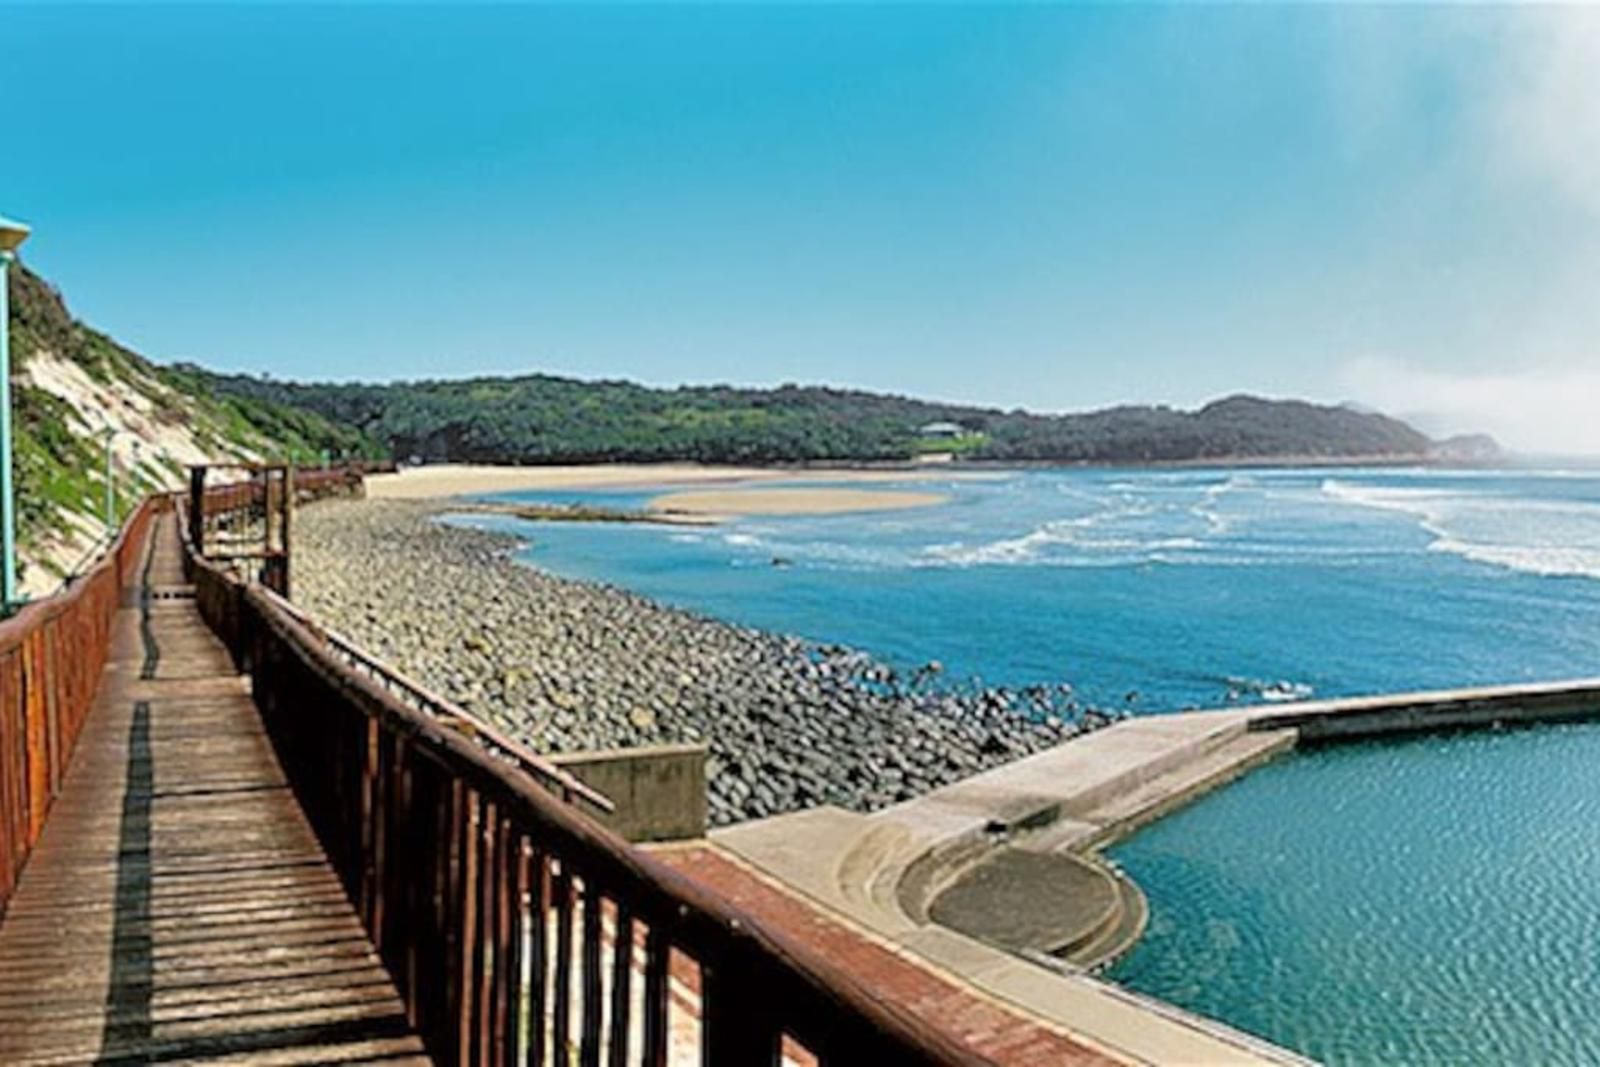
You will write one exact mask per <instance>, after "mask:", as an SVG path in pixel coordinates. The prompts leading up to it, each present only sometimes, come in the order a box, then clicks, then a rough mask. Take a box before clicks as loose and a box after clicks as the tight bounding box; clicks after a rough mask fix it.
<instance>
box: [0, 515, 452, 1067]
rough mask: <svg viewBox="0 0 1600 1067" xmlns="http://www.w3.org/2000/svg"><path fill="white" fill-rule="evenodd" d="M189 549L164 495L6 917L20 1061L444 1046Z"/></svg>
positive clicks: (2, 948)
mask: <svg viewBox="0 0 1600 1067" xmlns="http://www.w3.org/2000/svg"><path fill="white" fill-rule="evenodd" d="M179 551H180V549H179V544H178V539H177V531H176V526H175V520H174V519H173V518H172V517H171V516H167V517H164V518H162V519H161V520H159V521H158V522H157V524H156V527H155V534H154V536H153V538H152V545H151V549H150V552H149V554H148V556H147V564H146V567H145V569H144V570H145V573H144V577H143V585H144V589H143V595H138V593H139V591H134V593H135V595H130V596H125V597H124V601H123V603H124V605H125V606H124V608H123V610H121V611H120V612H119V613H118V617H117V629H116V634H115V637H114V646H113V651H112V658H111V663H110V664H109V665H108V668H107V671H106V675H105V678H104V681H103V682H102V686H101V690H100V694H99V696H98V698H97V701H96V705H95V708H94V711H93V712H92V713H91V715H90V717H89V720H88V723H87V725H86V727H85V729H84V734H83V737H82V740H81V742H80V744H79V748H78V751H77V754H76V756H75V758H74V763H73V766H72V768H71V770H70V772H69V774H68V777H67V780H66V786H65V789H64V790H63V792H62V795H61V797H60V798H59V799H58V800H57V802H56V805H55V807H54V808H53V810H52V811H51V814H50V818H49V820H48V822H47V823H46V826H45V831H44V835H43V837H42V838H41V839H40V842H39V845H38V848H37V849H36V851H35V852H34V854H33V857H32V858H31V859H30V861H29V863H28V866H27V868H26V870H25V871H24V872H23V877H22V880H21V884H20V885H19V888H18V891H17V894H16V896H15V897H14V898H13V900H12V902H11V905H10V907H9V909H8V910H7V912H6V915H5V918H4V920H3V921H0V1063H3V1064H6V1065H7V1067H12V1065H15V1067H22V1065H29V1064H67V1063H96V1062H98V1063H151V1062H162V1063H169V1062H172V1063H198V1062H208V1063H252V1064H311V1063H358V1062H359V1063H417V1064H421V1063H427V1062H428V1061H427V1059H426V1058H425V1057H424V1056H423V1055H422V1046H421V1043H420V1042H419V1041H418V1039H417V1038H416V1036H415V1035H414V1034H412V1032H411V1030H410V1028H409V1027H408V1025H407V1023H406V1019H405V1015H404V1011H403V1009H402V1006H401V1004H400V1002H399V999H398V997H397V996H396V994H395V990H394V987H393V985H392V984H391V982H390V980H389V977H388V975H387V973H386V972H385V971H384V969H383V967H382V965H381V964H380V963H379V961H378V958H377V956H376V955H375V954H374V953H373V951H372V947H371V945H370V943H369V942H368V940H367V938H366V935H365V933H364V931H363V930H362V928H361V925H360V923H359V921H358V920H357V918H356V915H355V912H354V911H353V910H352V908H351V907H350V904H349V902H348V901H347V900H346V898H345V896H344V893H343V891H342V889H341V887H340V885H339V882H338V879H337V878H336V877H335V875H334V874H333V871H332V870H331V868H330V867H329V866H328V863H327V861H326V858H325V857H324V856H323V854H322V851H321V849H320V847H319V846H318V843H317V840H316V838H315V836H314V835H313V834H312V832H311V829H310V827H309V826H308V824H307V823H306V820H305V817H304V815H303V814H302V813H301V811H300V808H299V806H298V804H297V803H296V801H295V798H294V794H293V793H292V792H291V791H290V789H289V788H288V785H287V784H286V782H285V780H284V777H283V772H282V770H281V769H280V768H279V766H278V763H277V760H276V758H275V756H274V754H273V751H272V747H271V744H270V742H269V741H268V740H267V737H266V735H265V733H264V732H263V730H262V726H261V722H260V718H259V717H258V715H257V713H256V710H255V706H254V704H253V703H252V702H251V700H250V696H249V693H248V690H247V688H246V685H245V683H244V681H243V680H241V679H240V678H239V677H238V676H237V675H236V674H235V673H234V670H233V666H232V664H231V662H230V661H229V658H228V655H227V652H226V651H225V650H224V648H223V647H222V645H221V644H220V643H219V642H218V641H217V640H216V638H215V637H213V636H212V634H211V633H210V631H209V630H208V629H207V628H206V626H205V624H204V622H203V621H202V620H201V618H200V615H199V613H198V611H197V610H196V609H195V605H194V602H193V600H192V599H191V598H189V595H188V593H189V591H188V590H187V589H186V588H185V587H184V586H183V574H182V564H181V558H180V555H179Z"/></svg>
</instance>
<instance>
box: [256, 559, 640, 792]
mask: <svg viewBox="0 0 1600 1067" xmlns="http://www.w3.org/2000/svg"><path fill="white" fill-rule="evenodd" d="M260 591H261V593H262V595H264V596H266V597H267V599H268V600H270V601H271V602H272V604H273V605H274V606H275V607H276V608H278V610H280V611H282V612H285V613H286V614H288V615H289V616H290V617H291V618H293V619H294V620H295V621H296V622H298V623H299V624H300V625H301V626H303V627H305V628H306V630H307V632H309V633H311V634H312V635H313V636H315V637H316V638H317V639H318V640H319V641H321V642H322V644H323V646H324V647H325V648H327V650H328V651H329V652H331V653H332V654H333V656H334V658H336V659H338V660H339V661H340V662H342V663H343V664H344V665H345V666H347V667H350V668H351V669H353V670H356V671H359V672H360V673H362V674H365V675H366V676H367V677H368V678H371V679H372V680H373V681H374V682H376V683H378V685H380V686H381V687H383V689H384V690H385V691H387V692H388V693H389V694H390V695H391V696H393V697H395V698H396V699H398V700H399V701H400V702H401V703H404V704H406V705H409V706H410V707H411V708H413V709H415V710H417V711H420V712H422V713H423V714H424V715H427V716H429V717H430V718H433V719H436V720H438V721H439V722H441V723H443V724H444V725H445V726H446V727H449V728H450V729H453V730H455V731H456V732H457V733H459V734H463V735H464V736H467V737H471V738H473V739H474V740H476V741H477V743H478V744H479V745H480V746H481V747H483V748H485V749H487V750H488V751H489V753H490V754H491V755H494V756H497V757H499V758H501V759H504V760H507V761H508V762H510V763H513V764H515V765H516V767H517V768H518V769H519V770H521V771H524V772H525V773H527V774H528V775H529V776H530V777H532V778H534V779H535V780H537V781H538V782H539V784H540V785H542V786H544V787H545V788H546V789H548V790H550V791H551V792H552V793H554V794H556V795H557V796H559V797H560V798H561V799H562V800H565V801H567V802H568V803H583V804H586V805H588V806H589V807H592V808H594V809H595V810H596V811H600V812H604V813H608V814H609V813H611V812H614V811H616V805H615V804H613V803H612V802H611V799H610V798H609V797H607V796H605V795H604V794H603V793H600V792H598V791H596V790H594V789H592V788H590V787H589V786H588V785H585V784H584V783H583V782H581V781H579V780H578V779H577V778H576V777H575V776H574V775H573V774H572V772H571V771H567V770H563V769H562V768H561V767H560V766H559V765H557V764H555V763H553V762H551V761H550V760H548V759H546V758H545V757H543V756H541V755H539V754H538V753H536V752H534V751H533V750H532V749H531V748H529V747H528V746H527V745H525V744H523V743H522V742H521V741H518V740H517V739H516V738H514V737H512V736H511V735H510V734H508V733H506V732H505V731H504V730H501V729H500V728H499V727H497V726H495V725H494V724H493V723H491V722H489V721H487V720H485V719H483V718H480V717H479V716H477V715H474V714H472V713H471V712H470V711H468V710H467V709H465V708H463V707H462V706H461V705H459V704H457V703H455V702H454V701H452V700H450V699H449V698H447V697H444V696H441V695H440V694H438V693H435V692H434V691H433V690H431V689H429V688H428V687H427V686H425V685H423V684H422V683H421V682H418V681H417V680H416V679H414V678H412V677H410V676H409V675H407V674H405V673H404V672H402V671H400V670H398V669H397V668H395V667H393V666H391V665H390V664H388V663H385V662H384V661H383V660H381V659H379V658H378V657H376V656H374V655H372V654H371V653H370V652H368V651H366V649H364V648H362V647H361V646H360V645H358V644H356V643H355V642H354V641H352V640H350V639H349V638H348V637H345V636H344V635H343V634H341V633H339V632H338V631H336V630H330V629H328V628H327V627H325V626H322V625H321V624H320V623H318V622H317V621H316V620H315V619H313V618H311V617H310V616H309V615H307V614H306V613H305V612H303V611H301V610H300V609H299V608H298V607H296V606H295V605H294V604H292V603H291V602H289V601H288V600H285V599H284V598H283V597H281V596H279V595H278V594H276V593H274V592H273V591H272V590H270V589H267V588H266V587H264V586H263V587H261V590H260Z"/></svg>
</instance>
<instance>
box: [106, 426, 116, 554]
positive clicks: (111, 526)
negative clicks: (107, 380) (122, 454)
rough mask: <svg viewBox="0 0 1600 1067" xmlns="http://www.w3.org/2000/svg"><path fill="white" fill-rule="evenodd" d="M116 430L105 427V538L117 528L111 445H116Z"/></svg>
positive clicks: (114, 473)
mask: <svg viewBox="0 0 1600 1067" xmlns="http://www.w3.org/2000/svg"><path fill="white" fill-rule="evenodd" d="M116 440H117V430H116V427H114V426H107V427H106V538H107V540H109V539H110V537H111V531H112V530H115V529H116V528H117V472H116V469H115V468H114V467H113V466H112V464H113V462H114V461H115V459H116V452H115V451H114V450H113V449H112V447H111V446H112V445H113V444H115V443H116Z"/></svg>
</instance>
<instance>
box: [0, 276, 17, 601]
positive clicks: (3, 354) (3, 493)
mask: <svg viewBox="0 0 1600 1067" xmlns="http://www.w3.org/2000/svg"><path fill="white" fill-rule="evenodd" d="M11 260H12V254H11V253H10V252H5V251H0V556H4V559H3V560H0V611H3V613H5V614H10V613H11V608H12V606H13V605H15V604H16V602H17V500H16V486H15V484H13V481H14V479H13V474H14V472H13V471H12V469H11V343H10V336H9V335H10V332H11V307H10V300H9V297H10V293H9V291H8V290H9V288H10V286H9V277H8V275H9V273H10V267H11Z"/></svg>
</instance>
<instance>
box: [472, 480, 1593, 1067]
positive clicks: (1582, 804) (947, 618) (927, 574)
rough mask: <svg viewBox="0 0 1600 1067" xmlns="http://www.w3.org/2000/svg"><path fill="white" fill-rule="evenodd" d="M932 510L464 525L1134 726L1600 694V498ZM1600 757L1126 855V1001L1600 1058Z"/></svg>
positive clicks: (1368, 774)
mask: <svg viewBox="0 0 1600 1067" xmlns="http://www.w3.org/2000/svg"><path fill="white" fill-rule="evenodd" d="M908 487H909V486H908ZM916 488H918V489H930V488H931V489H932V490H934V491H937V492H940V493H944V494H947V495H948V496H949V501H948V502H947V503H945V504H942V505H938V506H935V507H929V508H923V509H917V510H912V511H899V512H881V513H872V514H857V515H841V516H826V517H792V518H772V519H766V518H760V519H757V518H752V519H747V520H742V521H738V522H734V523H731V524H729V525H726V526H722V527H716V528H707V529H687V528H675V527H665V526H631V525H629V526H596V525H579V524H570V525H566V524H539V525H530V524H526V523H521V522H519V521H517V520H512V519H504V518H501V517H491V516H473V517H471V518H465V519H460V520H455V521H462V522H465V523H469V524H471V525H477V526H492V527H496V528H502V529H509V530H513V531H515V532H517V533H518V534H520V535H521V536H523V537H525V538H526V539H527V540H528V542H529V544H528V546H527V547H526V548H525V549H524V550H523V551H522V553H521V556H522V558H524V559H525V560H527V561H528V562H530V563H533V564H535V565H537V566H540V567H544V568H546V569H548V570H550V571H553V572H555V573H558V574H564V575H568V576H573V577H580V578H586V579H592V580H599V581H604V582H609V583H613V584H616V585H620V586H623V587H626V588H629V589H632V590H634V591H637V592H640V593H644V594H646V595H649V596H652V597H655V598H657V599H659V600H662V601H665V602H669V603H672V604H675V605H678V606H681V607H686V608H690V609H693V610H696V611H700V612H703V613H706V614H709V615H713V616H717V617H720V618H723V619H727V620H729V621H733V622H736V623H741V624H746V625H751V626H758V627H763V628H767V629H772V630H779V631H783V632H786V633H793V634H798V635H801V636H804V637H808V638H812V639H815V640H819V641H824V642H837V643H841V644H846V645H851V646H854V647H858V648H861V649H864V650H867V651H869V652H872V653H874V654H875V655H877V656H879V657H880V658H882V659H885V660H887V661H889V662H891V663H893V664H895V665H897V666H900V667H904V668H915V667H918V666H921V665H923V664H926V663H928V662H930V661H938V662H939V663H940V664H941V665H942V668H943V672H944V676H945V677H946V678H949V679H965V678H979V679H981V680H982V681H983V682H985V683H988V684H1006V685H1018V684H1031V683H1050V684H1063V683H1064V684H1069V685H1071V686H1072V687H1074V689H1075V691H1076V693H1077V694H1078V697H1079V699H1080V700H1081V701H1083V702H1084V703H1086V704H1090V705H1094V706H1099V707H1104V708H1115V709H1120V710H1126V711H1129V712H1132V713H1135V714H1159V713H1161V712H1164V711H1171V710H1177V709H1183V708H1190V707H1223V706H1231V705H1237V704H1239V703H1249V702H1262V701H1290V700H1295V699H1303V698H1307V697H1314V696H1315V697H1326V696H1341V695H1352V694H1359V693H1376V692H1388V691H1395V690H1414V689H1430V688H1441V687H1449V686H1457V685H1464V684H1471V683H1497V682H1515V681H1531V680H1550V679H1560V678H1570V677H1579V676H1587V675H1596V674H1600V471H1585V470H1581V469H1579V470H1524V471H1450V470H1433V469H1382V470H1376V469H1347V468H1329V469H1283V470H1228V469H1174V470H1070V471H1026V472H1015V473H1000V474H996V475H993V476H984V477H980V478H972V479H966V478H956V477H951V478H948V479H941V480H936V481H934V482H932V483H929V482H926V481H919V482H917V483H916ZM652 495H653V494H652V493H640V492H628V493H619V492H609V493H561V494H554V493H536V494H525V495H524V494H513V495H511V497H510V498H512V499H517V498H522V499H536V500H541V501H551V500H556V501H583V502H590V503H603V504H608V505H612V506H619V507H629V506H637V505H642V504H643V503H645V502H646V501H647V500H648V499H649V498H650V496H652ZM775 561H781V563H782V565H775ZM1596 758H1600V726H1589V725H1572V726H1550V727H1538V728H1533V729H1528V730H1522V731H1513V732H1508V733H1499V734H1474V735H1457V736H1449V737H1429V738H1421V739H1417V740H1413V741H1404V742H1393V743H1385V744H1374V745H1367V744H1361V745H1347V746H1337V747H1327V748H1320V749H1311V750H1307V751H1303V752H1300V753H1296V754H1294V755H1293V756H1291V757H1289V758H1286V759H1284V760H1281V761H1279V762H1278V763H1275V764H1273V765H1271V766H1269V767H1268V768H1266V769H1264V770H1262V771H1258V772H1256V773H1255V774H1252V775H1250V776H1248V777H1247V778H1245V779H1244V780H1243V781H1241V782H1239V783H1236V784H1235V785H1232V786H1230V787H1228V788H1226V789H1224V790H1221V791H1219V792H1217V793H1215V794H1213V795H1211V796H1210V797H1207V798H1205V799H1203V800H1201V801H1200V802H1199V803H1197V804H1195V805H1193V806H1192V807H1190V808H1189V809H1187V810H1185V811H1183V812H1180V813H1179V814H1177V815H1175V816H1173V817H1170V818H1168V819H1166V820H1163V821H1162V822H1160V823H1158V824H1156V825H1155V826H1154V827H1152V828H1150V829H1148V830H1145V831H1143V832H1141V833H1140V834H1138V835H1136V836H1135V837H1133V838H1131V839H1130V840H1128V841H1127V842H1124V843H1123V844H1122V845H1120V846H1118V847H1117V848H1116V849H1114V850H1113V851H1112V853H1111V855H1112V857H1113V859H1115V860H1116V861H1117V862H1119V863H1121V864H1123V865H1124V866H1125V867H1126V868H1127V869H1128V870H1129V871H1130V873H1131V874H1132V875H1133V876H1134V877H1135V878H1136V879H1137V880H1138V882H1139V884H1140V885H1141V886H1142V887H1143V888H1144V889H1145V891H1146V893H1147V895H1148V896H1149V898H1150V901H1151V907H1152V921H1151V926H1150V930H1149V932H1148V933H1147V935H1146V937H1145V938H1144V939H1143V940H1142V941H1141V943H1140V944H1139V946H1138V947H1137V948H1136V949H1135V951H1134V952H1133V953H1132V954H1130V956H1129V957H1127V958H1126V959H1125V960H1124V961H1123V962H1122V963H1121V964H1119V965H1118V967H1117V968H1116V970H1115V971H1114V972H1113V973H1112V975H1111V977H1113V978H1114V979H1116V980H1118V981H1123V982H1125V983H1127V984H1128V985H1130V986H1132V987H1134V988H1136V989H1139V990H1141V991H1143V992H1147V993H1151V994H1153V995H1156V996H1159V997H1162V998H1165V999H1169V1000H1171V1001H1173V1002H1175V1003H1178V1004H1181V1005H1184V1006H1186V1007H1191V1008H1195V1009H1197V1010H1200V1011H1203V1012H1205V1013H1207V1014H1211V1015H1214V1016H1216V1017H1218V1018H1221V1019H1224V1020H1226V1021H1229V1022H1231V1023H1234V1024H1235V1025H1238V1026H1240V1027H1242V1028H1244V1029H1246V1030H1250V1031H1252V1032H1255V1033H1259V1034H1261V1035H1262V1036H1265V1037H1268V1038H1271V1039H1273V1040H1277V1041H1280V1042H1282V1043H1284V1044H1286V1045H1289V1046H1290V1047H1294V1048H1297V1049H1300V1050H1303V1051H1305V1052H1307V1053H1309V1054H1311V1055H1314V1056H1317V1057H1319V1058H1324V1059H1327V1060H1329V1061H1333V1062H1350V1063H1362V1062H1386V1063H1393V1062H1405V1063H1451V1062H1461V1061H1462V1060H1463V1059H1469V1060H1470V1059H1480V1058H1484V1057H1485V1056H1488V1057H1489V1058H1492V1059H1495V1060H1499V1061H1507V1060H1515V1061H1519V1062H1541V1063H1543V1062H1569V1063H1583V1062H1597V1061H1600V1017H1597V1016H1596V1013H1594V1012H1593V1011H1592V1006H1593V1005H1594V1004H1595V1003H1597V1002H1600V964H1597V963H1595V962H1594V960H1593V958H1592V955H1593V954H1592V953H1591V952H1590V951H1589V949H1590V946H1592V945H1593V944H1594V943H1595V940H1594V936H1593V935H1594V933H1595V929H1596V927H1597V926H1600V891H1597V889H1596V887H1597V886H1600V848H1596V847H1595V840H1594V837H1595V835H1594V833H1593V830H1592V827H1593V825H1594V810H1595V809H1596V808H1597V807H1600V778H1597V777H1596V775H1595V774H1594V771H1593V769H1592V768H1593V767H1594V766H1595V759H1596Z"/></svg>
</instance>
